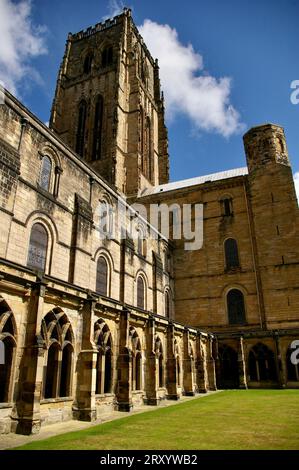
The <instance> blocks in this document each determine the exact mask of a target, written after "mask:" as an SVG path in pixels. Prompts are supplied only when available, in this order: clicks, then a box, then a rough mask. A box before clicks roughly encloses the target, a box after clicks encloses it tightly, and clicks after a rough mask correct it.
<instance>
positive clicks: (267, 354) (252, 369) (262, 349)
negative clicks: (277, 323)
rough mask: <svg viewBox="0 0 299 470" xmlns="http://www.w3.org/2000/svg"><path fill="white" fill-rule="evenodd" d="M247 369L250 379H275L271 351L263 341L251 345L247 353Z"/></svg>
mask: <svg viewBox="0 0 299 470" xmlns="http://www.w3.org/2000/svg"><path fill="white" fill-rule="evenodd" d="M248 370H249V378H250V380H251V381H254V382H261V381H277V371H276V361H275V357H274V353H273V351H271V349H270V348H268V346H266V345H265V344H263V343H257V344H256V345H255V346H253V347H252V348H251V350H250V351H249V355H248Z"/></svg>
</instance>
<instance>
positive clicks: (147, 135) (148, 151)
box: [144, 117, 152, 180]
mask: <svg viewBox="0 0 299 470" xmlns="http://www.w3.org/2000/svg"><path fill="white" fill-rule="evenodd" d="M145 143H146V149H145V152H146V161H145V171H144V173H145V175H146V177H147V178H148V179H149V180H151V178H152V149H151V121H150V118H149V117H148V118H147V119H146V127H145Z"/></svg>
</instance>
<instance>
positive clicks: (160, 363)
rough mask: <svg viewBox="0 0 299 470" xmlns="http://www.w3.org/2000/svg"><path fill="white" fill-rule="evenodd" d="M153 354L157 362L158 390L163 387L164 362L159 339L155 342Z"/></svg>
mask: <svg viewBox="0 0 299 470" xmlns="http://www.w3.org/2000/svg"><path fill="white" fill-rule="evenodd" d="M155 353H156V359H157V361H158V388H162V387H164V360H163V348H162V342H161V340H160V338H157V339H156V341H155Z"/></svg>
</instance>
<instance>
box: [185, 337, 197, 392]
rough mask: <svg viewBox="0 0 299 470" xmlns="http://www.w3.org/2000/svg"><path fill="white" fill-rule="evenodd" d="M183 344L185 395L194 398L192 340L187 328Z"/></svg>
mask: <svg viewBox="0 0 299 470" xmlns="http://www.w3.org/2000/svg"><path fill="white" fill-rule="evenodd" d="M183 342H184V343H183V344H184V346H183V347H184V353H183V394H184V395H186V396H193V395H195V392H194V384H193V374H192V358H191V354H192V351H190V347H189V342H190V338H189V330H188V328H185V330H184V337H183Z"/></svg>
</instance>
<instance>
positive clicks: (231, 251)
mask: <svg viewBox="0 0 299 470" xmlns="http://www.w3.org/2000/svg"><path fill="white" fill-rule="evenodd" d="M224 252H225V263H226V269H232V268H237V267H239V266H240V262H239V253H238V245H237V242H236V240H234V239H233V238H228V239H227V240H225V242H224Z"/></svg>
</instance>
